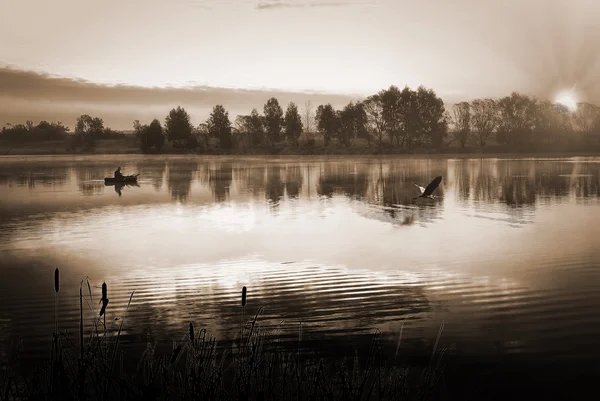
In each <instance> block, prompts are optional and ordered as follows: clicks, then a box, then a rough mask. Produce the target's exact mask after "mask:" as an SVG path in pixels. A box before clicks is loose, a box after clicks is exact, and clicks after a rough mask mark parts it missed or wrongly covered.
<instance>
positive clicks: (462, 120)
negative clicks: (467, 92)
mask: <svg viewBox="0 0 600 401" xmlns="http://www.w3.org/2000/svg"><path fill="white" fill-rule="evenodd" d="M452 111H453V112H454V137H455V139H457V140H458V141H459V142H460V146H461V147H462V148H464V147H465V146H466V145H467V141H468V140H469V137H470V136H471V105H470V104H469V102H460V103H456V104H455V105H454V106H452Z"/></svg>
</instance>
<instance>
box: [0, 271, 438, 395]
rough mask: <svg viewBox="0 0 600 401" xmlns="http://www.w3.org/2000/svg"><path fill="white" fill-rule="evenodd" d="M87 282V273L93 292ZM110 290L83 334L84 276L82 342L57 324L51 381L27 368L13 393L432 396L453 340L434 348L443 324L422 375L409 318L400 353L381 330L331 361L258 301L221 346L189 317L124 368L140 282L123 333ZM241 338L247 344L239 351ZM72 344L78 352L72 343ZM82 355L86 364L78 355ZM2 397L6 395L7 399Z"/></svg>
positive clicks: (104, 292)
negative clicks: (162, 344)
mask: <svg viewBox="0 0 600 401" xmlns="http://www.w3.org/2000/svg"><path fill="white" fill-rule="evenodd" d="M83 281H87V286H88V294H87V296H86V294H85V293H84V291H83V288H84V287H83ZM107 290H108V289H107V286H106V283H103V285H102V294H101V303H102V307H101V311H100V313H97V312H95V313H92V314H91V315H90V318H91V319H92V323H91V325H90V334H89V336H88V340H87V341H85V342H84V335H85V333H84V331H83V329H84V326H83V317H84V312H83V309H84V305H85V304H87V305H88V306H89V308H90V309H91V310H92V312H94V311H93V309H94V303H93V294H92V290H91V286H90V281H89V279H88V278H85V279H84V280H82V281H81V283H80V288H79V307H80V322H79V323H80V324H79V333H78V334H79V335H78V337H79V338H78V339H79V346H77V345H75V344H76V343H77V341H76V342H75V344H72V343H71V341H70V339H69V336H68V333H59V335H57V337H58V336H60V338H61V339H62V341H63V342H64V344H65V347H64V352H65V364H64V367H63V368H61V369H59V370H52V369H51V371H50V372H51V373H50V375H51V380H50V385H49V387H47V386H46V385H45V384H44V383H46V381H45V380H44V373H43V371H41V372H40V373H39V374H38V375H37V376H35V375H32V376H26V377H22V378H21V379H20V383H21V385H20V386H17V385H15V384H14V383H13V384H12V385H11V390H10V394H11V399H19V398H46V397H47V395H48V394H52V397H59V398H61V399H73V400H84V399H86V400H87V399H100V400H113V399H121V400H137V399H153V400H187V399H190V400H217V399H219V400H221V399H223V400H261V401H267V400H298V399H311V400H320V399H328V400H346V399H347V400H391V399H399V398H402V399H420V400H425V399H428V398H431V397H432V395H433V394H434V393H433V390H434V388H435V387H436V386H437V385H438V383H439V380H440V377H442V375H443V370H444V368H445V366H446V363H447V355H448V352H447V351H448V349H443V350H442V351H441V352H438V350H437V348H438V345H439V340H440V337H441V333H442V329H443V324H442V326H441V327H440V330H439V332H438V336H437V338H436V342H435V345H434V347H433V351H432V357H431V358H430V360H429V365H428V366H427V367H426V368H425V369H424V370H423V371H422V372H421V374H420V375H413V376H410V375H409V372H408V369H406V368H403V367H401V366H399V364H398V363H397V360H396V359H397V356H398V350H399V349H400V346H401V339H402V334H403V326H402V328H401V330H400V336H399V339H398V342H397V346H396V354H395V355H394V358H393V360H388V359H387V358H385V354H384V353H383V351H382V343H381V332H380V331H379V330H376V331H375V333H374V334H373V336H372V337H371V346H370V349H369V351H368V353H367V354H366V355H359V353H358V352H355V355H354V358H352V359H350V360H347V358H342V359H341V360H339V359H333V360H332V359H326V358H320V357H319V356H318V355H316V353H314V352H310V351H307V350H304V351H303V350H302V347H301V343H302V340H303V328H304V325H305V323H300V324H299V326H298V346H297V350H296V353H297V355H296V356H294V352H293V349H289V350H288V351H286V350H284V349H281V347H280V341H279V339H278V338H277V336H274V335H273V331H271V330H277V329H278V328H279V327H280V326H281V324H280V325H279V326H277V327H276V328H275V329H270V328H269V327H263V326H262V324H261V318H260V317H261V315H262V313H263V311H264V309H263V307H259V308H258V309H257V311H256V313H255V314H254V317H253V318H252V319H251V320H249V321H248V322H243V325H242V330H240V332H239V334H237V335H236V337H237V338H234V341H233V343H232V345H231V346H229V347H225V348H219V347H218V346H217V344H218V342H217V339H216V338H215V337H213V336H210V335H209V334H208V333H207V330H206V329H204V328H201V329H197V328H195V327H194V325H193V324H192V322H189V323H188V325H187V329H188V330H187V331H188V332H187V333H185V334H183V335H182V339H181V340H180V341H175V342H174V343H173V350H172V351H171V352H170V353H169V354H166V355H160V356H159V355H156V352H155V349H154V345H152V344H151V343H148V345H147V347H146V350H145V351H144V352H143V353H142V354H141V356H140V357H139V360H138V363H137V367H136V368H135V369H133V370H131V371H129V373H128V372H126V371H125V370H124V368H123V366H121V370H120V371H119V372H117V371H116V369H115V367H116V366H115V365H116V361H117V357H118V354H119V353H121V358H122V355H123V354H122V351H121V347H120V342H121V341H120V340H121V333H122V329H123V327H124V323H125V316H126V315H127V313H128V311H129V308H130V306H131V305H132V302H133V297H134V293H135V291H133V292H132V293H131V295H130V296H129V299H128V301H127V304H126V308H125V312H124V315H123V316H120V317H118V318H116V319H115V320H113V322H114V321H117V320H120V321H119V323H118V329H117V330H116V335H115V336H112V337H109V336H107V335H106V331H107V326H106V323H104V327H103V328H100V324H102V322H101V320H102V319H103V318H104V320H105V319H106V306H107V304H108V294H107V293H108V291H107ZM88 300H89V302H88ZM246 300H247V290H246V287H244V288H243V289H242V308H245V307H246V305H247V304H246ZM182 329H183V328H182ZM69 345H72V347H70V348H69ZM236 347H237V348H238V349H239V351H240V352H233V351H234V349H235V348H236ZM71 349H72V350H74V351H75V352H70V350H71ZM301 353H302V358H301V357H300V356H301ZM77 359H79V363H72V362H71V361H72V360H74V361H77ZM121 360H122V359H121ZM121 365H122V363H121ZM417 373H418V372H417ZM0 390H2V391H0V394H8V392H7V391H6V389H5V388H2V389H0ZM4 399H5V398H4V397H2V395H0V401H3V400H4Z"/></svg>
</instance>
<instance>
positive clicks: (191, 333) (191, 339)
mask: <svg viewBox="0 0 600 401" xmlns="http://www.w3.org/2000/svg"><path fill="white" fill-rule="evenodd" d="M190 341H194V325H193V324H192V322H190Z"/></svg>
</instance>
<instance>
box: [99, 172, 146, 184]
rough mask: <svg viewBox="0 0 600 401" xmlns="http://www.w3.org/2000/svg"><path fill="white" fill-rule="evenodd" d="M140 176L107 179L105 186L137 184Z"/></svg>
mask: <svg viewBox="0 0 600 401" xmlns="http://www.w3.org/2000/svg"><path fill="white" fill-rule="evenodd" d="M138 176H139V174H134V175H126V176H124V177H123V178H115V177H106V178H105V179H104V183H105V184H127V183H134V182H137V178H138Z"/></svg>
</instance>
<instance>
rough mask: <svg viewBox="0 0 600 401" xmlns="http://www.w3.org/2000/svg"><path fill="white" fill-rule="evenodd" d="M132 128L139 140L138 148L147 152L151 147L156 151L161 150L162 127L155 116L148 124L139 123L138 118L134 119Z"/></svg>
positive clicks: (163, 143) (162, 141)
mask: <svg viewBox="0 0 600 401" xmlns="http://www.w3.org/2000/svg"><path fill="white" fill-rule="evenodd" d="M133 129H134V132H135V135H136V137H138V139H139V141H140V148H141V149H142V151H143V152H144V153H146V152H149V151H150V149H152V148H154V149H155V150H156V151H157V152H160V151H161V150H162V148H163V146H164V145H165V135H164V134H163V127H162V125H161V124H160V121H158V120H157V119H156V118H155V119H154V120H152V122H151V123H150V125H146V124H144V125H141V124H140V122H139V120H135V121H134V122H133Z"/></svg>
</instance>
